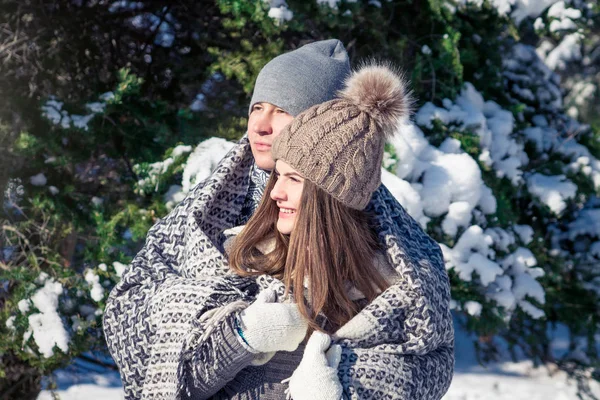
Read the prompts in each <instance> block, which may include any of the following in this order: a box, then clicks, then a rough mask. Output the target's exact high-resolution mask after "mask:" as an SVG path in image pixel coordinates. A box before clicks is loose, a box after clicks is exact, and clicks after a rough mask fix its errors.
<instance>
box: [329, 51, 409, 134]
mask: <svg viewBox="0 0 600 400" xmlns="http://www.w3.org/2000/svg"><path fill="white" fill-rule="evenodd" d="M345 86H346V87H345V88H344V89H343V90H341V91H340V93H339V96H340V97H341V98H343V99H345V100H347V101H349V102H350V103H352V104H355V105H356V106H357V107H358V108H359V109H360V110H361V111H363V112H366V113H368V114H369V115H370V116H371V118H373V119H374V120H375V122H376V123H377V125H379V127H380V128H381V129H382V131H383V132H382V133H383V135H384V136H385V137H390V136H392V135H393V134H394V132H395V130H396V127H397V126H398V123H399V122H400V120H402V119H404V118H406V117H408V115H409V113H410V109H411V106H412V98H411V95H410V92H409V91H408V89H407V87H406V86H407V84H406V82H405V81H404V79H403V77H402V74H400V73H399V72H396V71H394V70H392V69H391V68H390V67H388V66H385V65H381V64H376V63H370V64H366V65H364V66H363V67H361V68H360V69H359V70H357V71H355V72H354V73H352V75H351V76H350V77H349V78H348V79H347V80H346V85H345Z"/></svg>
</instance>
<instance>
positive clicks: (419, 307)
mask: <svg viewBox="0 0 600 400" xmlns="http://www.w3.org/2000/svg"><path fill="white" fill-rule="evenodd" d="M252 165H253V158H252V153H251V151H250V145H249V143H248V140H247V139H246V138H243V139H242V140H240V142H239V143H238V145H236V146H235V147H234V148H233V149H232V150H231V151H230V152H229V153H228V154H227V156H225V158H224V159H223V160H222V161H221V163H220V164H219V165H218V166H217V168H216V169H215V171H214V172H213V173H212V175H211V176H210V177H209V178H208V179H206V180H205V181H204V182H202V183H201V184H199V185H198V186H196V187H195V188H194V189H193V190H192V191H191V192H190V193H189V194H188V196H187V197H186V198H185V199H184V200H183V201H182V202H181V203H180V204H178V205H177V206H176V207H175V209H173V211H172V212H171V213H170V214H169V215H168V216H166V217H165V218H164V219H162V220H160V221H159V222H158V223H157V224H156V225H154V226H153V227H152V228H151V229H150V231H149V233H148V236H147V239H146V243H145V245H144V247H143V248H142V250H140V252H139V253H138V254H137V256H136V257H135V258H134V260H133V261H132V263H131V265H130V266H129V267H128V268H127V269H126V270H125V272H124V273H123V275H122V280H121V281H120V282H119V284H118V285H117V286H116V287H115V288H114V289H113V291H112V292H111V294H110V297H109V299H108V302H107V305H106V309H105V314H104V331H105V336H106V340H107V342H108V346H109V350H110V352H111V354H112V356H113V358H114V359H115V362H116V363H117V365H118V366H119V369H120V372H121V378H122V381H123V385H124V390H125V397H126V399H179V398H180V397H181V391H182V390H183V389H185V388H184V387H183V386H185V384H186V382H185V379H186V377H189V376H191V377H194V379H201V373H199V372H198V370H197V369H198V364H199V363H202V362H204V363H214V364H215V366H218V365H217V364H218V356H219V355H218V354H198V351H197V349H198V348H199V341H200V340H206V339H205V338H204V339H203V336H206V335H203V332H204V329H205V328H206V326H205V325H204V324H203V323H202V322H200V320H201V318H200V317H201V316H202V315H204V314H205V313H207V312H214V310H216V309H218V308H221V307H224V306H226V305H228V304H232V303H234V302H239V301H244V302H246V303H251V302H252V301H253V300H254V298H255V297H256V295H257V293H258V292H259V291H260V290H263V289H264V288H267V287H269V288H272V289H274V290H276V291H277V292H278V293H279V294H280V295H283V291H284V286H283V284H282V283H281V282H279V281H277V280H276V279H274V278H272V277H269V276H266V275H263V276H260V277H259V278H257V279H249V278H240V277H237V276H235V275H232V274H231V273H230V272H229V268H228V264H227V260H226V258H225V256H224V251H223V246H222V244H223V241H224V236H223V231H224V230H225V229H228V228H231V227H233V226H236V225H237V224H238V222H239V216H240V210H241V209H242V207H243V205H244V201H245V199H246V195H247V192H248V186H249V171H250V169H251V168H252ZM366 211H367V212H370V213H372V214H374V215H376V221H375V226H376V229H377V231H378V235H379V240H380V242H381V243H382V245H383V246H384V248H385V250H386V253H387V258H388V262H389V263H390V265H392V266H393V267H394V269H395V270H396V272H397V273H398V274H399V276H400V279H399V281H397V282H396V283H395V284H394V285H393V286H391V287H390V288H388V289H387V290H386V291H384V292H383V293H382V294H381V295H379V296H378V297H377V298H376V299H375V300H374V301H373V302H371V303H370V304H369V305H367V306H366V307H365V308H364V309H363V310H362V311H361V312H360V313H359V314H358V315H356V316H355V317H354V318H353V319H352V320H351V321H350V322H348V324H346V325H345V326H343V327H342V328H341V329H340V330H339V331H338V332H336V334H335V335H334V336H333V339H334V343H337V344H340V345H341V346H342V349H343V352H342V359H341V362H340V365H339V369H338V376H339V378H340V381H341V383H342V385H343V388H344V393H343V397H344V398H348V399H406V400H421V399H422V400H429V399H432V400H433V399H440V398H441V397H442V396H443V394H444V393H445V392H446V391H447V389H448V387H449V386H450V382H451V380H452V374H453V369H454V355H453V345H454V331H453V326H452V318H451V314H450V311H449V306H448V304H449V300H450V287H449V282H448V276H447V274H446V271H445V269H444V262H443V258H442V253H441V250H440V248H439V246H438V244H437V243H436V242H435V241H433V240H432V239H431V238H430V237H429V236H428V235H427V234H426V233H425V232H424V231H423V230H422V229H421V227H420V226H419V225H418V224H417V223H416V222H415V221H414V220H413V219H412V218H411V217H410V216H409V215H408V214H407V213H406V211H405V210H404V209H403V208H402V206H400V204H398V202H397V201H396V200H395V199H394V198H393V197H392V195H391V194H390V193H389V192H388V191H387V189H386V188H385V187H384V186H383V185H382V186H381V187H380V188H379V189H378V190H377V191H376V192H375V193H374V195H373V198H372V199H371V202H370V204H369V206H368V207H367V210H366ZM203 348H204V347H203ZM204 367H206V365H205V366H204Z"/></svg>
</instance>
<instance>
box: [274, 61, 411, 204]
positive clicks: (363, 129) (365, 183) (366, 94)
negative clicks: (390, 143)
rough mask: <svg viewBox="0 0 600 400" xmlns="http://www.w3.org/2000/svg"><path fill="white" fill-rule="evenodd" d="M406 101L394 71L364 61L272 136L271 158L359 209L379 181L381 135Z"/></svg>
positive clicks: (403, 109) (391, 128)
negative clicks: (334, 92)
mask: <svg viewBox="0 0 600 400" xmlns="http://www.w3.org/2000/svg"><path fill="white" fill-rule="evenodd" d="M410 103H411V101H410V96H409V94H408V93H407V90H406V84H405V83H404V81H403V80H402V78H401V77H400V76H399V75H398V74H397V73H396V72H394V71H392V70H391V69H390V68H389V67H386V66H382V65H367V66H365V67H363V68H361V69H360V70H359V71H357V72H355V73H354V74H353V75H352V76H351V77H350V78H349V79H348V80H347V82H346V85H345V88H344V89H343V90H342V91H341V92H340V93H339V98H337V99H334V100H330V101H328V102H325V103H322V104H318V105H316V106H313V107H311V108H309V109H308V110H306V111H304V112H302V113H301V114H300V115H298V116H297V117H296V118H295V119H294V121H293V122H292V123H291V124H290V125H288V127H286V129H284V131H283V132H282V133H281V135H279V136H278V137H277V138H276V139H275V141H274V143H273V148H272V154H273V158H274V159H275V160H278V159H280V160H283V161H285V162H287V163H288V164H290V165H291V166H292V167H293V168H295V169H296V170H298V171H299V172H300V173H301V174H302V175H303V176H304V177H305V178H306V179H308V180H310V181H312V182H314V183H315V184H316V185H317V186H319V187H320V188H321V189H323V190H325V191H326V192H327V193H329V194H331V195H332V196H333V197H335V198H336V199H338V200H339V201H341V202H342V203H343V204H345V205H347V206H348V207H352V208H355V209H359V210H362V209H364V208H365V207H366V206H367V204H368V203H369V200H370V199H371V196H372V194H373V192H374V191H375V190H376V189H377V188H378V187H379V185H380V184H381V161H382V158H383V148H384V145H385V139H386V138H387V137H389V136H391V135H393V133H394V130H395V128H396V126H397V124H398V122H399V121H400V120H401V119H402V118H405V117H406V116H407V114H408V110H409V106H410Z"/></svg>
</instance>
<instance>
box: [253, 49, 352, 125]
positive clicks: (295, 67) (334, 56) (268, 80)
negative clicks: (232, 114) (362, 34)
mask: <svg viewBox="0 0 600 400" xmlns="http://www.w3.org/2000/svg"><path fill="white" fill-rule="evenodd" d="M349 74H350V62H349V61H348V53H346V49H345V48H344V45H343V44H342V42H340V41H339V40H337V39H329V40H322V41H319V42H313V43H309V44H307V45H305V46H302V47H300V48H299V49H296V50H294V51H290V52H289V53H285V54H282V55H280V56H277V57H275V58H274V59H272V60H271V61H269V62H268V63H267V65H265V66H264V67H263V69H262V70H261V71H260V73H259V74H258V77H257V78H256V84H255V85H254V93H253V94H252V100H251V101H250V111H251V110H252V106H253V105H254V104H256V103H262V102H266V103H270V104H273V105H275V106H277V107H281V108H282V109H283V110H285V111H286V112H288V113H289V114H291V115H293V116H296V115H298V114H300V113H301V112H302V111H304V110H306V109H308V108H310V107H312V106H314V105H315V104H319V103H323V102H325V101H328V100H331V99H333V98H334V97H335V95H336V93H337V91H338V90H339V89H341V88H342V87H343V86H344V80H345V79H346V77H347V76H348V75H349Z"/></svg>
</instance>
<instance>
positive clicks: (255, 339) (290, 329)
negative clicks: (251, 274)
mask: <svg viewBox="0 0 600 400" xmlns="http://www.w3.org/2000/svg"><path fill="white" fill-rule="evenodd" d="M274 300H275V293H274V292H273V291H271V290H265V291H263V292H261V293H260V294H259V296H258V298H257V299H256V301H254V303H252V304H250V306H248V308H246V309H245V310H244V311H242V312H241V313H240V322H241V330H242V332H241V336H242V338H243V339H244V340H245V341H246V343H248V346H250V347H251V348H252V349H253V350H255V351H257V352H259V353H270V352H275V351H282V350H283V351H294V350H296V349H297V348H298V345H299V344H300V342H302V340H303V339H304V336H305V335H306V330H307V329H308V324H307V323H306V321H305V320H304V318H303V317H302V314H300V311H298V307H297V306H296V305H295V304H288V303H272V301H274Z"/></svg>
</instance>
